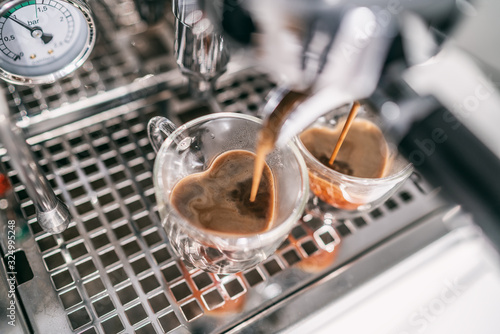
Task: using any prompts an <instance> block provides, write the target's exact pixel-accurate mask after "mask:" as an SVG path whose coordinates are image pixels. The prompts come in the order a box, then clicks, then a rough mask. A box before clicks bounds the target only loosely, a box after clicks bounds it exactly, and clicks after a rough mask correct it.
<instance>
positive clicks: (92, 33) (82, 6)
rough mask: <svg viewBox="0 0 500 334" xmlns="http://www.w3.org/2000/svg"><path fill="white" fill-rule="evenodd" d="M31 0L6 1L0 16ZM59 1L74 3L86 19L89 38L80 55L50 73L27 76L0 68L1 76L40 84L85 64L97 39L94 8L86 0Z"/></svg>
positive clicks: (10, 81) (2, 4)
mask: <svg viewBox="0 0 500 334" xmlns="http://www.w3.org/2000/svg"><path fill="white" fill-rule="evenodd" d="M27 1H29V0H12V1H6V2H3V3H1V4H0V17H2V16H3V15H4V14H5V13H6V12H7V11H9V10H10V9H11V8H12V7H15V6H17V5H19V4H21V3H23V2H27ZM54 1H59V2H64V3H68V4H70V5H72V6H73V7H75V8H77V9H78V10H80V11H81V12H82V14H83V17H84V18H85V21H86V27H87V29H88V34H87V39H86V41H85V44H84V47H83V48H82V50H81V51H80V53H78V55H77V56H76V57H75V58H74V59H73V60H72V61H71V62H70V63H69V64H67V65H66V66H64V67H63V68H61V69H60V70H58V71H55V72H52V73H50V74H44V75H38V76H27V75H18V74H15V73H12V72H9V71H6V70H4V69H3V68H0V78H1V79H3V80H5V81H7V82H9V83H13V84H17V85H38V84H50V83H53V82H55V81H56V80H58V79H61V78H63V77H65V76H67V75H68V74H70V73H72V72H74V71H75V70H76V69H77V68H79V67H80V66H82V65H83V63H84V62H85V61H86V60H87V59H88V57H89V56H90V53H91V51H92V49H93V48H94V45H95V40H96V30H95V21H94V17H93V14H92V10H91V9H90V7H89V6H88V5H87V3H86V2H85V1H81V0H54Z"/></svg>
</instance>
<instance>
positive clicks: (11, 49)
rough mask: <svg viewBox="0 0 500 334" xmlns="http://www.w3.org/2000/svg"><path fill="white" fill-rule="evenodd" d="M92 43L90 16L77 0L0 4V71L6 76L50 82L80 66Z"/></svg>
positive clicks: (19, 81) (29, 81)
mask: <svg viewBox="0 0 500 334" xmlns="http://www.w3.org/2000/svg"><path fill="white" fill-rule="evenodd" d="M94 44H95V24H94V19H93V17H92V13H91V11H90V8H89V7H88V6H87V4H86V3H84V2H82V1H80V0H29V1H26V0H25V1H18V0H14V1H7V2H3V3H1V4H0V77H1V78H2V79H4V80H6V81H8V82H11V83H15V84H44V83H51V82H54V81H55V80H57V79H59V78H62V77H64V76H65V75H67V74H69V73H71V72H73V71H74V70H76V69H77V68H78V67H80V66H81V65H82V64H83V63H84V62H85V60H86V59H87V58H88V56H89V55H90V52H91V51H92V48H93V47H94Z"/></svg>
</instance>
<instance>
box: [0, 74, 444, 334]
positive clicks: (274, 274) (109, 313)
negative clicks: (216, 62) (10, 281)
mask: <svg viewBox="0 0 500 334" xmlns="http://www.w3.org/2000/svg"><path fill="white" fill-rule="evenodd" d="M258 87H260V88H259V90H257V89H256V88H258ZM270 88H271V85H270V84H269V83H268V82H267V81H265V80H264V79H263V78H262V76H259V75H257V74H248V73H240V74H237V75H233V76H231V79H230V80H229V79H228V80H226V81H224V80H221V82H220V83H219V89H218V91H217V96H216V99H217V101H218V102H219V104H220V105H221V106H222V109H223V110H224V111H235V112H242V113H248V114H255V112H256V109H257V108H256V107H255V106H257V105H259V104H260V103H261V102H262V101H263V97H264V95H265V93H266V92H267V91H268V90H269V89H270ZM170 93H171V94H167V95H168V96H167V97H165V95H161V94H160V95H157V96H153V97H149V98H144V99H142V100H138V101H135V102H134V103H130V104H128V105H126V106H120V107H117V108H114V109H112V110H108V111H106V112H104V113H100V114H96V115H93V116H91V117H88V118H86V119H84V120H81V121H78V122H77V123H73V124H70V125H66V126H63V127H60V128H57V129H53V130H50V131H48V132H44V133H42V134H39V135H37V136H35V137H31V138H29V139H28V142H29V143H30V145H31V146H32V150H33V152H34V154H35V155H36V157H37V159H38V161H39V163H40V165H41V167H42V168H43V170H44V171H45V173H46V175H47V178H48V180H49V181H50V183H51V185H52V187H53V188H54V189H55V192H56V194H57V195H58V196H59V197H60V198H61V199H62V200H63V201H64V202H65V203H66V204H67V205H68V207H69V209H70V211H71V214H72V216H73V221H72V222H71V224H70V226H69V227H68V229H67V230H66V231H64V232H63V233H61V234H58V235H50V234H47V233H45V232H44V231H43V230H42V229H41V228H40V226H39V225H38V223H37V221H36V218H35V216H34V214H35V210H34V206H33V204H32V202H31V201H30V199H29V198H28V197H27V194H26V191H25V189H24V187H23V185H22V184H21V182H20V180H19V178H18V176H17V172H16V171H15V170H13V169H12V168H11V165H10V163H9V157H8V156H7V155H6V154H4V155H2V156H1V157H0V158H1V159H0V161H1V164H2V165H3V168H4V169H5V170H7V175H8V177H9V179H10V181H11V184H12V186H13V189H14V196H15V198H16V200H17V201H18V203H19V205H20V210H21V212H22V216H23V217H24V218H22V219H21V218H20V219H19V220H18V221H17V224H18V228H20V229H23V226H24V225H23V221H25V222H26V226H24V230H23V231H24V232H25V234H24V237H23V238H21V237H19V238H18V244H17V247H18V248H19V249H22V250H23V251H24V252H25V254H26V257H27V259H28V262H29V263H30V266H31V270H32V271H33V273H34V278H33V279H31V280H28V281H26V282H24V283H23V284H20V285H19V286H18V292H19V298H20V303H21V305H22V306H23V308H24V310H25V314H26V315H27V323H28V324H29V326H31V328H32V329H33V330H34V331H35V332H40V333H49V332H57V333H85V334H89V333H141V334H142V333H164V332H170V331H176V332H181V333H184V332H205V333H208V332H223V331H227V330H235V328H243V327H245V326H250V325H251V324H252V323H253V322H254V321H257V320H256V319H261V318H262V317H264V316H265V314H266V312H264V311H266V310H269V309H272V307H274V305H279V304H280V303H286V301H287V300H288V298H290V296H293V295H298V294H307V291H308V287H310V286H313V285H318V284H321V280H322V279H324V278H325V277H326V276H331V275H332V273H337V272H341V271H342V270H344V269H345V268H346V266H356V259H358V258H359V257H360V256H362V255H363V254H365V253H367V252H370V251H371V250H373V249H375V248H377V247H379V246H380V245H383V244H384V243H385V242H386V241H387V240H389V239H391V237H393V236H395V235H397V234H398V233H400V232H401V231H403V230H405V229H408V228H410V227H411V226H414V225H415V224H418V222H419V220H421V219H422V217H424V216H426V215H427V216H428V215H433V214H434V213H435V212H436V211H437V210H439V209H440V208H441V207H443V205H444V203H443V201H442V200H440V199H439V197H437V196H436V195H435V194H434V192H429V191H428V186H427V185H426V184H425V183H424V181H423V180H421V178H420V177H419V176H418V174H415V175H414V176H412V178H411V179H410V180H408V182H406V184H404V186H403V187H402V188H401V189H400V191H399V192H398V193H396V194H395V195H394V196H393V197H392V198H391V199H390V200H389V201H387V202H386V203H385V205H383V206H382V207H381V208H379V209H376V210H374V211H372V212H370V213H369V214H366V215H363V216H361V217H359V218H356V219H353V220H339V221H336V220H333V221H327V222H324V221H322V220H319V219H317V218H314V217H312V216H308V215H305V216H304V217H303V218H302V219H301V220H300V222H299V223H298V225H297V226H296V227H295V228H294V229H293V231H292V233H291V234H290V236H289V238H288V239H287V240H286V241H285V242H284V243H283V244H282V245H281V247H280V248H279V250H278V251H277V252H276V253H275V254H274V255H272V256H271V257H270V258H269V259H267V260H266V261H265V262H264V263H262V264H260V265H258V266H257V267H256V268H254V269H251V270H248V271H246V272H242V273H239V274H236V275H214V274H209V273H205V272H202V271H200V270H193V269H190V268H187V267H186V266H185V265H184V263H183V262H182V261H181V260H180V259H178V258H177V257H175V256H174V254H173V252H172V251H171V249H170V248H169V246H168V243H167V236H166V233H165V231H164V230H163V229H162V226H161V223H160V220H159V217H158V214H157V207H156V203H155V197H154V190H153V183H152V166H153V160H154V157H155V153H154V152H153V149H152V148H151V146H150V144H149V142H148V139H147V132H146V124H147V121H148V120H149V119H150V118H151V117H153V116H156V115H164V116H168V117H170V118H172V119H173V120H175V121H177V122H178V123H183V122H186V121H187V120H189V119H191V118H194V117H197V116H199V115H201V114H203V113H206V112H207V110H208V108H204V107H203V106H200V105H198V104H196V103H194V102H192V101H191V100H190V98H189V95H188V94H187V92H186V91H185V89H184V87H183V86H180V87H172V88H171V90H170ZM4 153H5V152H4ZM0 217H1V216H0ZM1 223H2V224H5V222H1ZM4 251H5V250H4ZM394 251H395V252H397V249H395V250H394ZM368 272H370V270H368ZM373 272H375V271H373ZM350 288H351V286H350V285H349V284H347V285H344V286H343V290H345V291H348V290H349V289H350ZM288 321H293V319H289V320H288ZM273 324H274V325H273ZM278 324H279V325H278ZM266 326H267V329H268V330H266V331H269V332H272V331H274V330H275V329H276V328H277V327H279V326H282V327H283V326H284V325H283V323H282V322H280V319H279V316H277V318H276V319H274V320H273V321H270V322H266ZM56 329H57V330H56Z"/></svg>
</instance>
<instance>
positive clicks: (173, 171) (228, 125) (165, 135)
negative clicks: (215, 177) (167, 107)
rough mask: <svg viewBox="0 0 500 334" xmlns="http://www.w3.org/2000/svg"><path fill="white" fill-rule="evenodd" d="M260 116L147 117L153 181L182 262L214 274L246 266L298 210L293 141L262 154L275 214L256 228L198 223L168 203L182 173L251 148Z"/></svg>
mask: <svg viewBox="0 0 500 334" xmlns="http://www.w3.org/2000/svg"><path fill="white" fill-rule="evenodd" d="M260 128H261V120H259V119H258V118H255V117H251V116H247V115H242V114H235V113H216V114H211V115H207V116H203V117H200V118H197V119H195V120H193V121H190V122H188V123H186V124H184V125H182V126H180V127H179V128H177V129H176V128H175V126H174V124H173V123H172V122H171V121H169V120H168V119H166V118H163V117H154V118H152V119H151V120H150V121H149V124H148V134H149V139H150V141H151V144H152V146H153V147H154V148H155V150H156V152H157V155H156V159H155V164H154V173H153V178H154V180H153V181H154V186H155V194H156V200H157V203H158V209H159V213H160V218H161V220H162V224H163V226H164V228H165V230H166V231H167V234H168V237H169V241H170V244H171V246H172V249H173V250H174V252H175V253H176V254H177V255H178V256H180V257H181V258H182V259H183V260H184V261H185V262H186V263H188V264H190V265H192V266H194V267H197V268H200V269H202V270H205V271H210V272H215V273H236V272H239V271H243V270H245V269H248V268H251V267H253V266H255V265H257V264H258V263H260V262H261V261H263V260H264V259H266V258H267V257H268V256H269V255H271V254H272V253H273V252H274V251H275V250H276V249H277V248H278V246H279V245H280V244H281V243H282V242H283V241H284V240H285V239H286V237H287V236H288V234H289V232H290V230H291V229H292V227H293V226H294V225H295V224H296V222H297V221H298V220H299V218H300V217H301V215H302V212H303V210H304V207H305V205H306V202H307V199H308V195H309V190H308V189H309V185H308V176H307V168H306V165H305V162H304V160H303V158H302V156H301V154H300V152H299V150H298V148H297V147H296V146H295V144H294V143H292V142H289V143H288V144H287V145H286V146H284V147H280V148H277V149H275V150H274V151H273V152H272V153H271V154H269V155H268V157H267V158H266V162H267V164H268V166H269V168H270V169H271V173H272V176H273V180H274V186H275V188H274V195H275V198H274V216H273V221H272V222H271V225H270V227H269V228H268V229H267V230H265V231H264V232H261V233H256V234H250V235H248V234H246V235H243V234H242V235H238V234H235V233H231V234H229V233H222V232H216V231H213V230H208V229H205V228H202V227H199V226H197V225H195V224H193V223H192V222H189V221H187V219H185V218H184V217H183V216H182V215H181V214H180V213H179V211H178V210H177V209H176V207H175V206H174V205H173V204H172V198H171V197H172V190H173V189H174V187H175V185H176V184H177V183H178V182H179V181H180V180H182V179H183V178H185V177H186V176H189V175H192V174H194V173H201V172H204V171H206V170H207V169H208V168H210V166H211V164H212V162H213V161H214V159H216V158H217V157H218V156H220V155H221V154H222V153H225V152H228V151H232V150H244V151H250V152H255V148H256V140H257V133H258V131H259V130H260Z"/></svg>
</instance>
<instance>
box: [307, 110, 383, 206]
mask: <svg viewBox="0 0 500 334" xmlns="http://www.w3.org/2000/svg"><path fill="white" fill-rule="evenodd" d="M342 128H343V122H339V124H338V125H337V126H336V127H335V128H333V129H332V128H328V127H312V128H309V129H307V130H306V131H304V132H303V133H301V134H300V140H301V142H302V144H303V145H304V146H305V148H306V149H307V150H308V151H309V153H310V154H311V155H312V156H313V157H314V158H316V160H317V161H319V162H320V163H321V164H323V166H325V167H326V168H329V169H333V170H335V171H337V172H339V173H342V174H345V175H348V176H353V177H356V178H366V179H377V178H382V177H384V176H385V175H386V172H387V171H388V170H389V168H390V161H389V160H390V159H389V148H388V145H387V142H386V140H385V138H384V135H383V134H382V131H381V130H380V129H379V128H378V127H377V126H376V125H375V124H374V123H372V122H370V121H369V120H366V119H355V120H354V121H353V123H352V125H351V127H350V129H349V132H348V133H347V136H346V138H345V140H344V142H343V144H342V147H341V148H340V150H339V153H338V155H337V158H336V160H335V162H334V163H333V165H330V164H329V159H330V155H331V153H332V147H333V146H334V145H335V143H336V142H337V140H338V138H339V136H340V132H341V130H342ZM309 181H310V187H311V191H312V192H313V193H314V194H315V195H316V196H317V197H318V198H320V199H321V200H322V201H324V202H326V203H329V204H330V205H333V206H335V207H337V208H339V209H346V210H354V209H356V208H357V207H358V206H360V205H362V204H364V203H363V201H362V200H360V199H359V198H358V200H357V201H353V200H352V199H350V198H346V197H347V196H345V194H344V193H343V192H342V190H341V187H340V184H337V183H336V182H329V181H328V180H327V179H325V178H324V177H321V176H319V175H317V173H316V171H311V170H310V172H309ZM367 201H368V198H367Z"/></svg>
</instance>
